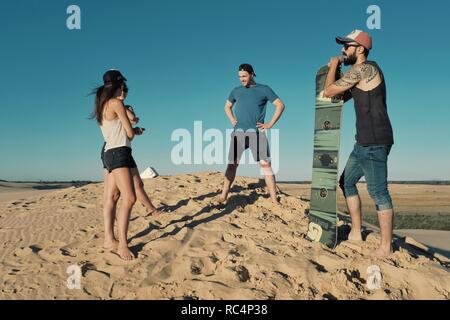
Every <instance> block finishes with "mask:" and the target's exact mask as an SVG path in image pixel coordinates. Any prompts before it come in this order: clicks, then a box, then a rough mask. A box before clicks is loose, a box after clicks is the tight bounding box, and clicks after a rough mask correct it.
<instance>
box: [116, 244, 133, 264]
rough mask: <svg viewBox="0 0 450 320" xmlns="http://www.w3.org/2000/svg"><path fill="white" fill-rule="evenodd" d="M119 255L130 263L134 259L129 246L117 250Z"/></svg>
mask: <svg viewBox="0 0 450 320" xmlns="http://www.w3.org/2000/svg"><path fill="white" fill-rule="evenodd" d="M117 254H118V255H119V257H121V258H122V259H123V260H127V261H130V260H133V259H134V254H133V252H131V251H130V249H129V248H128V246H119V248H118V249H117Z"/></svg>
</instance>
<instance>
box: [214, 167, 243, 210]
mask: <svg viewBox="0 0 450 320" xmlns="http://www.w3.org/2000/svg"><path fill="white" fill-rule="evenodd" d="M238 166H239V164H237V163H236V164H231V163H230V164H228V166H227V171H226V172H225V180H224V182H223V190H222V194H221V195H220V196H219V198H218V199H217V201H218V202H220V203H223V202H225V201H226V200H227V198H228V193H229V192H230V189H231V185H232V184H233V181H234V179H235V178H236V171H237V168H238Z"/></svg>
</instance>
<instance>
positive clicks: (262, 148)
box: [228, 131, 270, 164]
mask: <svg viewBox="0 0 450 320" xmlns="http://www.w3.org/2000/svg"><path fill="white" fill-rule="evenodd" d="M247 149H250V151H251V152H252V156H253V160H255V161H257V162H259V161H261V160H264V161H266V162H270V150H269V141H268V140H267V136H266V134H265V133H264V132H259V131H256V132H253V131H250V132H244V131H234V132H233V133H232V134H231V142H230V149H229V151H228V163H230V164H238V163H239V161H240V159H241V157H242V154H243V153H244V151H245V150H247Z"/></svg>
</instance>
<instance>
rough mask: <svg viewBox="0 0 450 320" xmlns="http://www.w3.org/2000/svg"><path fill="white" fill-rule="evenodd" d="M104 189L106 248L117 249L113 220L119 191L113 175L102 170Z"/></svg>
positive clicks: (117, 243)
mask: <svg viewBox="0 0 450 320" xmlns="http://www.w3.org/2000/svg"><path fill="white" fill-rule="evenodd" d="M103 177H104V190H103V220H104V225H105V242H104V245H103V246H104V247H105V248H106V249H117V247H118V245H119V241H117V239H116V238H115V237H114V221H115V219H116V206H117V201H118V200H119V196H120V192H119V189H117V186H116V182H115V181H114V176H113V175H112V174H110V173H109V172H108V170H106V169H105V170H103Z"/></svg>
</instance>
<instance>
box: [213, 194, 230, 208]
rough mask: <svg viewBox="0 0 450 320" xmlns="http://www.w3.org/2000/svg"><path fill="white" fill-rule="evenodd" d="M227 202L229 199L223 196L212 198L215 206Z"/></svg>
mask: <svg viewBox="0 0 450 320" xmlns="http://www.w3.org/2000/svg"><path fill="white" fill-rule="evenodd" d="M226 203H227V199H226V198H224V197H223V196H221V195H220V196H217V197H215V198H213V199H212V200H211V204H212V205H215V206H219V205H225V204H226Z"/></svg>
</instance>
